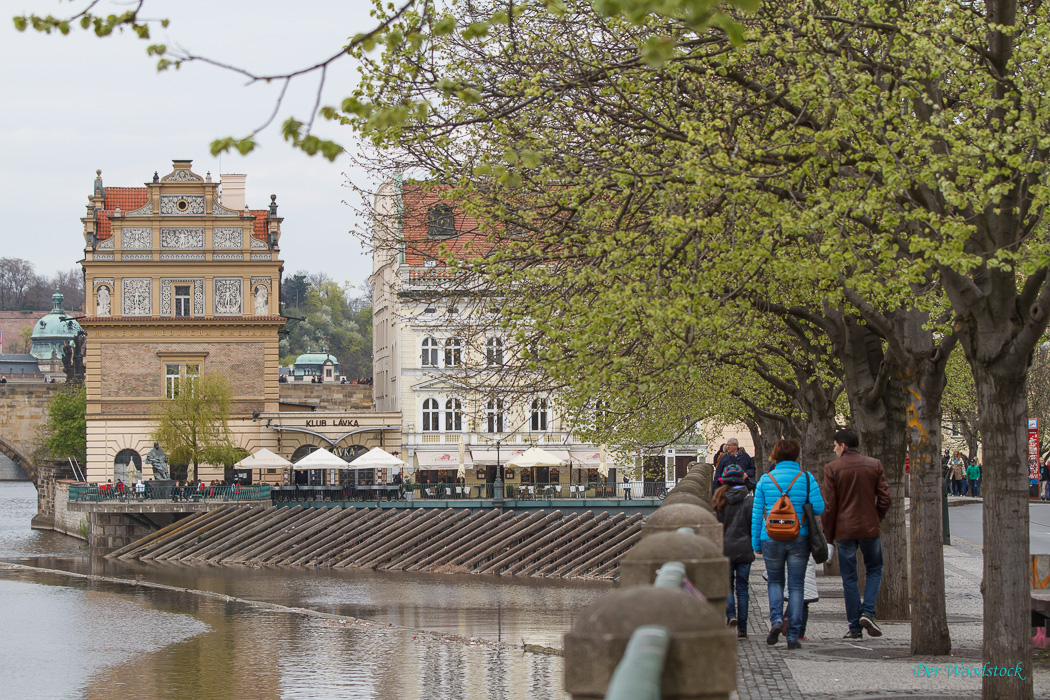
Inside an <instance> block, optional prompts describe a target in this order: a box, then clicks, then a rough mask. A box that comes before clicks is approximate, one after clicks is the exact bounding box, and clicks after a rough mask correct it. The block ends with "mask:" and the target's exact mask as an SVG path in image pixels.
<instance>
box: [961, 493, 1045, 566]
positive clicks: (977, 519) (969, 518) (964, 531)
mask: <svg viewBox="0 0 1050 700" xmlns="http://www.w3.org/2000/svg"><path fill="white" fill-rule="evenodd" d="M983 512H984V507H983V506H982V505H981V504H980V503H973V504H970V505H965V506H953V507H951V508H949V509H948V521H949V523H950V525H951V530H952V536H953V537H961V538H963V539H964V540H969V541H970V542H974V543H976V544H979V545H980V544H983V543H984V532H983V531H982V527H983V525H982V520H983V518H982V515H983ZM1028 523H1029V526H1028V527H1029V533H1030V534H1029V536H1030V537H1031V546H1030V551H1031V552H1032V553H1033V554H1050V503H1041V502H1039V501H1035V502H1033V503H1030V504H1029V506H1028Z"/></svg>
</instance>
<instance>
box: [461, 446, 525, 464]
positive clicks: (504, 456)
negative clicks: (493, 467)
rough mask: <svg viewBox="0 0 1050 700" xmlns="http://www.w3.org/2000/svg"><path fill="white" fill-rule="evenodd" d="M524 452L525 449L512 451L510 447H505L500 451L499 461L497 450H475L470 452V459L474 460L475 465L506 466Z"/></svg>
mask: <svg viewBox="0 0 1050 700" xmlns="http://www.w3.org/2000/svg"><path fill="white" fill-rule="evenodd" d="M524 451H525V450H524V449H523V448H517V447H515V448H514V449H511V448H509V447H504V448H502V449H501V450H500V451H499V459H498V460H497V459H496V456H497V453H496V450H495V449H478V448H474V449H471V450H470V459H471V460H473V462H474V464H497V463H499V464H506V463H507V460H508V459H510V458H511V457H516V456H517V455H520V454H521V453H522V452H524Z"/></svg>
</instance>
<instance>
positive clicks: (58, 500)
mask: <svg viewBox="0 0 1050 700" xmlns="http://www.w3.org/2000/svg"><path fill="white" fill-rule="evenodd" d="M50 483H51V484H53V485H54V491H53V499H54V500H53V503H52V505H53V509H54V524H53V525H52V527H51V529H52V530H54V531H55V532H61V533H63V534H66V535H69V536H70V537H76V538H77V539H79V540H85V539H87V538H86V537H84V533H86V532H87V531H88V522H89V521H88V514H87V513H78V512H76V511H72V510H70V509H69V484H70V483H72V482H71V481H70V480H68V479H62V480H59V481H52V482H50ZM42 507H43V502H41V513H40V514H39V515H42V514H43V509H42ZM35 522H36V519H34V524H35Z"/></svg>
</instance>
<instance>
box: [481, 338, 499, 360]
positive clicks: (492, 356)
mask: <svg viewBox="0 0 1050 700" xmlns="http://www.w3.org/2000/svg"><path fill="white" fill-rule="evenodd" d="M485 363H486V364H487V365H488V366H489V367H495V366H498V365H502V364H503V338H489V340H488V343H487V344H486V346H485Z"/></svg>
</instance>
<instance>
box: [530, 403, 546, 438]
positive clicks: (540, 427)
mask: <svg viewBox="0 0 1050 700" xmlns="http://www.w3.org/2000/svg"><path fill="white" fill-rule="evenodd" d="M548 420H549V416H548V409H547V399H536V400H535V401H533V402H532V422H531V424H530V427H531V429H532V430H533V431H536V432H542V431H544V430H546V429H547V423H548Z"/></svg>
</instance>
